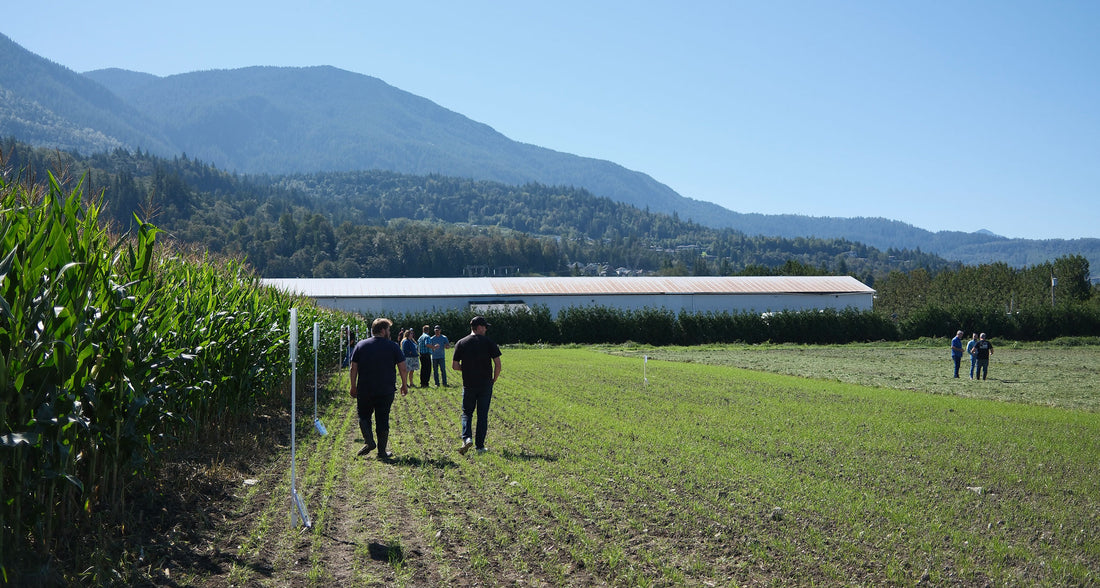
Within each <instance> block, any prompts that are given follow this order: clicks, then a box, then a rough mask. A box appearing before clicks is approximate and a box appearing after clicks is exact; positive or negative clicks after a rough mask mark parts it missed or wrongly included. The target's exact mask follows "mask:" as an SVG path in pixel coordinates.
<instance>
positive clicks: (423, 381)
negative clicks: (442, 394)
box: [416, 325, 432, 388]
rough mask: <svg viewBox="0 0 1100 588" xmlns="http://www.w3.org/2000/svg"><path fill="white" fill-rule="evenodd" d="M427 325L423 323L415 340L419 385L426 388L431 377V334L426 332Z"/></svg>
mask: <svg viewBox="0 0 1100 588" xmlns="http://www.w3.org/2000/svg"><path fill="white" fill-rule="evenodd" d="M428 329H429V327H428V325H424V328H423V331H424V332H423V333H421V334H420V338H418V339H417V340H416V346H417V348H418V349H419V351H420V387H421V388H427V387H428V383H429V382H430V381H431V379H432V347H431V343H429V342H430V341H431V340H432V336H431V335H429V334H428Z"/></svg>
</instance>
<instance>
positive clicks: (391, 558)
mask: <svg viewBox="0 0 1100 588" xmlns="http://www.w3.org/2000/svg"><path fill="white" fill-rule="evenodd" d="M367 549H369V550H370V558H371V559H373V560H375V561H384V562H386V563H401V562H403V561H405V550H404V549H402V548H401V546H400V545H393V544H391V545H383V544H381V543H379V542H377V541H372V542H371V544H370V545H368V546H367Z"/></svg>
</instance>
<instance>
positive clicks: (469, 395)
mask: <svg viewBox="0 0 1100 588" xmlns="http://www.w3.org/2000/svg"><path fill="white" fill-rule="evenodd" d="M492 400H493V382H492V381H489V382H486V383H484V384H481V385H478V386H463V387H462V438H463V439H470V438H473V440H474V445H476V446H477V448H478V449H484V448H485V435H486V434H488V432H489V403H490V402H492ZM474 410H477V432H476V433H475V434H471V431H470V425H471V421H473V419H474Z"/></svg>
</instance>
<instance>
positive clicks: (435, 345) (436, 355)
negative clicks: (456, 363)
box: [428, 325, 451, 388]
mask: <svg viewBox="0 0 1100 588" xmlns="http://www.w3.org/2000/svg"><path fill="white" fill-rule="evenodd" d="M428 342H429V344H430V345H429V346H430V347H431V348H432V371H433V372H434V373H435V385H436V387H437V388H438V387H439V378H440V376H441V375H442V377H443V387H444V388H446V387H447V363H446V362H447V348H448V347H450V346H451V341H450V339H448V338H447V336H446V335H444V334H443V327H441V326H439V325H436V326H435V335H434V336H433V337H432V338H431V339H429V340H428Z"/></svg>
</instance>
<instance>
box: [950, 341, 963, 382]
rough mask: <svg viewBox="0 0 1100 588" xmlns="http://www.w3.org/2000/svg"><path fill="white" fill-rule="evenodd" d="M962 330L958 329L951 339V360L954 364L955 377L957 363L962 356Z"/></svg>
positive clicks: (957, 368) (957, 374) (960, 361)
mask: <svg viewBox="0 0 1100 588" xmlns="http://www.w3.org/2000/svg"><path fill="white" fill-rule="evenodd" d="M962 336H963V332H962V331H959V332H957V333H955V338H954V339H952V340H951V361H952V362H954V364H955V377H956V378H957V377H959V364H961V363H962V358H963V342H962Z"/></svg>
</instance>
